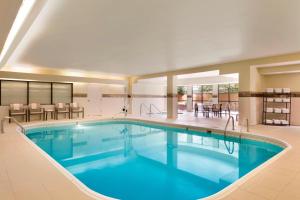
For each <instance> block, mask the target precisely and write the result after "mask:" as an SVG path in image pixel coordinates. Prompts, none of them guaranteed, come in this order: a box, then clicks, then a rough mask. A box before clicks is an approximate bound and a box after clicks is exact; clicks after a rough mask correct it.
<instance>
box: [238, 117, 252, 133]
mask: <svg viewBox="0 0 300 200" xmlns="http://www.w3.org/2000/svg"><path fill="white" fill-rule="evenodd" d="M245 120H246V128H247V129H246V130H247V132H249V131H250V128H249V119H248V118H246V119H245ZM242 129H243V126H241V129H240V132H242Z"/></svg>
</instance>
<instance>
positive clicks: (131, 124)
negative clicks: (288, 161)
mask: <svg viewBox="0 0 300 200" xmlns="http://www.w3.org/2000/svg"><path fill="white" fill-rule="evenodd" d="M26 135H27V137H28V138H29V139H30V140H31V141H32V142H34V143H35V144H36V145H37V146H38V147H40V148H41V149H42V150H43V151H45V152H46V153H47V154H48V155H50V156H51V157H52V158H53V159H54V160H55V161H56V162H57V163H59V164H60V165H61V166H63V167H64V168H65V169H66V170H67V171H68V172H70V173H71V174H72V175H73V176H74V177H76V178H77V179H78V180H79V181H81V182H82V183H83V184H84V185H85V186H87V187H88V188H90V189H91V190H93V191H95V192H97V193H99V194H102V195H105V196H108V197H111V198H115V199H122V200H150V199H151V200H153V199H156V200H166V199H167V200H192V199H201V198H205V197H208V196H210V195H213V194H215V193H217V192H219V191H221V190H222V189H224V188H226V187H227V186H229V185H230V184H232V183H234V182H235V181H237V180H238V179H240V178H241V177H243V176H244V175H245V174H247V173H249V172H250V171H251V170H253V169H254V168H256V167H257V166H259V165H261V164H262V163H264V162H265V161H267V160H268V159H270V158H272V157H273V156H275V155H276V154H278V153H279V152H281V151H282V150H283V148H282V147H280V146H277V145H274V144H271V143H266V142H261V141H256V140H250V139H244V138H235V137H225V136H223V135H220V134H214V133H207V132H199V131H190V130H187V129H182V128H174V127H169V126H163V125H158V124H155V123H146V122H137V121H130V120H111V121H99V122H85V123H81V124H79V125H78V124H77V125H76V124H74V123H73V124H63V125H55V126H53V125H52V126H47V127H31V128H28V129H27V131H26Z"/></svg>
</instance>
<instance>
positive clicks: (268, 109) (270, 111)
mask: <svg viewBox="0 0 300 200" xmlns="http://www.w3.org/2000/svg"><path fill="white" fill-rule="evenodd" d="M266 111H267V112H269V113H272V112H274V109H273V108H267V110H266Z"/></svg>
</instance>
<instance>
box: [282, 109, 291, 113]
mask: <svg viewBox="0 0 300 200" xmlns="http://www.w3.org/2000/svg"><path fill="white" fill-rule="evenodd" d="M281 111H282V113H289V112H290V110H289V109H288V108H282V109H281Z"/></svg>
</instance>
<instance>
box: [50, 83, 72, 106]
mask: <svg viewBox="0 0 300 200" xmlns="http://www.w3.org/2000/svg"><path fill="white" fill-rule="evenodd" d="M52 88H53V90H52V91H53V103H54V104H55V103H70V102H71V101H72V85H71V84H63V83H53V85H52Z"/></svg>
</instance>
